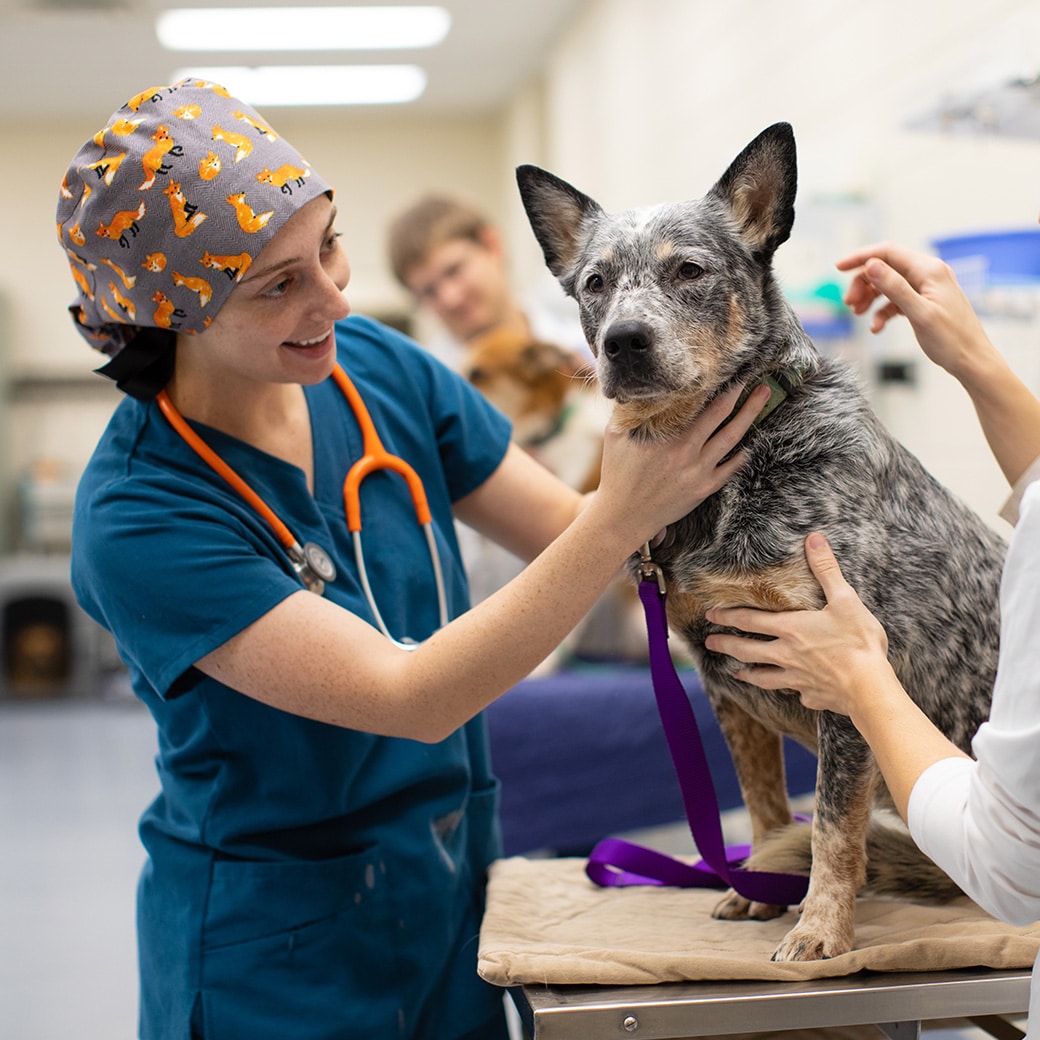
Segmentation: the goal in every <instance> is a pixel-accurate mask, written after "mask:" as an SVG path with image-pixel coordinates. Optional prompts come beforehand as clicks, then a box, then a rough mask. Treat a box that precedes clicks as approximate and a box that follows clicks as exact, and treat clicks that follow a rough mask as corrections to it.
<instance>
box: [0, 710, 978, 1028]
mask: <svg viewBox="0 0 1040 1040" xmlns="http://www.w3.org/2000/svg"><path fill="white" fill-rule="evenodd" d="M154 746H155V736H154V733H153V729H152V724H151V720H150V718H149V716H148V714H147V712H146V711H145V710H144V709H143V708H142V707H140V706H139V705H138V704H137V703H136V702H135V701H133V700H129V699H127V698H125V697H119V696H115V697H112V698H109V699H107V700H106V699H102V700H93V701H64V702H55V701H51V702H39V703H16V702H11V701H0V835H2V837H0V936H2V937H3V943H2V944H0V1040H16V1038H17V1040H130V1038H132V1037H134V1036H136V1019H137V996H136V966H135V953H134V922H133V907H134V888H135V885H136V880H137V874H138V871H139V870H140V866H141V861H142V856H143V853H142V850H141V846H140V844H139V843H138V840H137V832H136V824H137V818H138V816H139V815H140V813H141V810H142V809H143V808H144V807H145V805H147V803H148V801H149V800H150V799H151V797H152V796H153V795H154V793H155V789H156V779H155V773H154V768H153V765H152V756H153V753H154ZM724 829H725V833H726V840H727V841H729V842H736V841H741V840H744V838H745V836H746V826H745V823H744V821H743V819H742V818H741V817H740V815H739V814H727V819H726V821H725V823H724ZM628 837H634V840H639V841H643V842H645V843H646V844H649V845H652V846H654V847H657V848H660V849H662V850H664V851H668V852H672V853H675V854H685V853H688V852H690V851H692V848H693V845H692V840H691V839H690V835H689V830H688V829H687V828H686V827H685V825H681V826H677V827H666V828H658V829H655V830H654V831H650V832H645V833H642V834H640V835H638V836H632V835H629V836H628ZM986 1035H987V1034H985V1033H982V1032H981V1031H980V1030H976V1029H966V1030H959V1031H956V1030H947V1029H942V1030H941V1031H940V1030H937V1031H929V1033H928V1036H929V1040H953V1038H957V1040H969V1038H973V1040H974V1038H983V1037H985V1036H986Z"/></svg>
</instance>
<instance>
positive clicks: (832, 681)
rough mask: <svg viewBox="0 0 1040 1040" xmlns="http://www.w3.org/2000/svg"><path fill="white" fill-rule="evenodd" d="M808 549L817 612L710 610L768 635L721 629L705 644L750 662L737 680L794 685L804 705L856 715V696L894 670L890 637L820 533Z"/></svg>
mask: <svg viewBox="0 0 1040 1040" xmlns="http://www.w3.org/2000/svg"><path fill="white" fill-rule="evenodd" d="M805 555H806V559H807V560H808V562H809V567H810V568H811V570H812V572H813V574H814V575H815V576H816V579H817V581H819V583H820V587H821V588H822V589H823V593H824V596H825V597H826V600H827V603H826V606H824V607H823V609H822V610H794V611H781V612H777V613H773V612H770V611H766V610H752V609H749V608H743V607H735V608H728V609H718V610H709V611H708V620H709V621H711V622H712V623H713V624H716V625H722V626H724V627H726V628H736V629H739V630H740V631H741V632H747V633H753V634H755V635H759V636H767V637H769V638H768V639H767V640H762V639H751V638H748V637H746V636H740V635H726V634H721V633H719V634H715V635H710V636H708V638H707V641H706V645H707V647H708V649H709V650H711V651H714V652H715V653H722V654H727V655H729V656H730V657H733V658H736V660H738V661H741V662H743V663H744V664H745V665H750V666H754V667H744V668H741V669H740V670H739V671H738V672H736V673H735V676H736V678H737V679H740V680H741V681H742V682H747V683H751V685H753V686H757V687H759V688H760V689H763V690H785V689H786V690H796V691H798V693H800V694H801V699H802V703H803V704H804V705H805V706H806V707H807V708H814V709H818V710H824V711H833V712H837V713H838V714H840V715H850V716H855V715H857V714H858V712H857V711H856V708H857V704H858V698H859V697H861V696H870V693H871V690H872V689H873V687H874V685H875V684H876V682H877V677H878V676H879V674H882V673H884V672H886V671H889V672H891V666H890V665H889V663H888V637H887V636H886V634H885V630H884V628H882V626H881V623H880V622H879V621H878V620H877V619H876V618H875V617H874V615H873V614H871V613H870V611H869V610H867V608H866V607H865V606H864V604H863V601H862V600H861V599H860V598H859V596H858V595H856V592H855V590H854V589H853V588H852V587H851V586H850V585H849V584H848V582H847V581H846V580H845V577H844V575H843V574H842V573H841V568H840V567H839V566H838V561H837V560H836V559H835V557H834V553H833V552H832V551H831V548H830V545H829V544H828V543H827V540H826V539H825V538H824V537H823V535H822V534H811V535H809V537H808V538H807V539H806V542H805Z"/></svg>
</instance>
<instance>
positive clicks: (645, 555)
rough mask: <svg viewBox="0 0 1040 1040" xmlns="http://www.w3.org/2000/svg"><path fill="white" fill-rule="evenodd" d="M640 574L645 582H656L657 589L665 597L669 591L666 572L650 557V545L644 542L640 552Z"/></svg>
mask: <svg viewBox="0 0 1040 1040" xmlns="http://www.w3.org/2000/svg"><path fill="white" fill-rule="evenodd" d="M639 574H640V577H641V578H642V580H643V581H656V582H657V589H658V591H659V592H660V593H661V595H662V596H663V595H664V594H665V592H666V591H667V590H666V589H665V584H664V571H663V570H661V568H660V567H659V566H658V565H657V564H656V563H654V561H653V559H652V558H651V556H650V543H649V542H644V544H643V548H642V549H640V550H639Z"/></svg>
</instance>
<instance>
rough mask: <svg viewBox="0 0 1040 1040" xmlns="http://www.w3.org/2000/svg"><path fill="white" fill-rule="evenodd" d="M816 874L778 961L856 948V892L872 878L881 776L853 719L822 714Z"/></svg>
mask: <svg viewBox="0 0 1040 1040" xmlns="http://www.w3.org/2000/svg"><path fill="white" fill-rule="evenodd" d="M819 729H820V764H819V768H818V770H817V779H816V807H815V812H814V815H813V827H812V871H811V873H810V877H809V890H808V892H807V893H806V896H805V899H804V900H803V902H802V913H801V918H800V919H799V921H798V924H796V925H795V926H794V928H792V929H791V930H790V931H789V932H788V933H787V935H786V936H784V939H783V942H781V943H780V945H779V946H778V947H777V949H776V951H775V953H774V954H773V960H774V961H818V960H824V959H826V958H828V957H837V956H839V955H840V954H843V953H847V952H848V951H849V950H851V949H852V946H853V939H854V933H855V917H856V893H857V892H858V891H859V889H860V888H861V887H862V886H863V884H864V882H865V880H866V867H867V848H866V836H867V829H868V825H869V822H870V814H871V809H872V807H873V804H874V797H875V794H876V791H877V787H878V783H879V779H880V774H879V772H878V769H877V764H876V762H875V761H874V756H873V755H872V754H871V752H870V750H869V748H868V747H867V745H866V743H865V742H864V741H863V739H862V738H861V737H860V736H859V734H858V733H856V732H855V730H854V729H852V726H851V723H849V721H848V719H846V718H843V717H840V716H835V715H829V714H827V713H822V714H821V719H820V727H819Z"/></svg>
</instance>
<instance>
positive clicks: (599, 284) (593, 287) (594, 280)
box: [585, 274, 603, 293]
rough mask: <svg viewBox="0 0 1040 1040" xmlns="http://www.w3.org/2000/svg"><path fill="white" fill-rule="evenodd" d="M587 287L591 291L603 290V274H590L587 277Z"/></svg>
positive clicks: (598, 291)
mask: <svg viewBox="0 0 1040 1040" xmlns="http://www.w3.org/2000/svg"><path fill="white" fill-rule="evenodd" d="M585 288H586V289H587V290H588V291H589V292H591V293H600V292H603V276H602V275H600V274H590V275H589V276H588V278H586V279H585Z"/></svg>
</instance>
